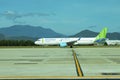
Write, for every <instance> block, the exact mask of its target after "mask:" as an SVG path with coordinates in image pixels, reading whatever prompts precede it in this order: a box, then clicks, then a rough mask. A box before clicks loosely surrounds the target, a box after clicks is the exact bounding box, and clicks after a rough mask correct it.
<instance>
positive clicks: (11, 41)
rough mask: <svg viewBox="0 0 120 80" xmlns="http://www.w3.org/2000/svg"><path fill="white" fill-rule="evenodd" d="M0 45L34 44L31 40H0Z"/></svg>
mask: <svg viewBox="0 0 120 80" xmlns="http://www.w3.org/2000/svg"><path fill="white" fill-rule="evenodd" d="M0 46H35V44H34V42H33V41H31V40H0Z"/></svg>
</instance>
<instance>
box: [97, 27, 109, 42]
mask: <svg viewBox="0 0 120 80" xmlns="http://www.w3.org/2000/svg"><path fill="white" fill-rule="evenodd" d="M107 30H108V28H107V27H105V28H104V29H103V30H102V31H101V32H100V33H99V34H98V35H97V36H96V40H99V39H103V38H106V34H107Z"/></svg>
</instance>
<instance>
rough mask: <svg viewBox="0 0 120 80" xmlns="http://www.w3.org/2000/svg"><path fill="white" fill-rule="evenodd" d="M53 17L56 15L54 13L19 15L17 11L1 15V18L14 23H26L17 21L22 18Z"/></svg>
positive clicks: (5, 12)
mask: <svg viewBox="0 0 120 80" xmlns="http://www.w3.org/2000/svg"><path fill="white" fill-rule="evenodd" d="M51 15H55V14H54V13H52V14H49V13H40V12H38V13H18V12H15V11H4V12H3V13H0V16H2V17H5V18H6V19H8V20H12V21H13V22H14V23H24V22H20V21H17V19H20V18H25V17H33V16H38V17H41V16H51Z"/></svg>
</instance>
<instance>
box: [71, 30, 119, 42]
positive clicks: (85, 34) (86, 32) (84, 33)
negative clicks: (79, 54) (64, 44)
mask: <svg viewBox="0 0 120 80" xmlns="http://www.w3.org/2000/svg"><path fill="white" fill-rule="evenodd" d="M98 34H99V32H93V31H90V30H83V31H81V32H79V33H77V34H75V35H72V36H71V37H96V36H97V35H98ZM107 38H109V39H111V40H120V33H118V32H113V33H107Z"/></svg>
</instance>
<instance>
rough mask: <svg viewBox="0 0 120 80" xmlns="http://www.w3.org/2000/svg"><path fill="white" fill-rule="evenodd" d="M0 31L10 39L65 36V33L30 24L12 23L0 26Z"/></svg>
mask: <svg viewBox="0 0 120 80" xmlns="http://www.w3.org/2000/svg"><path fill="white" fill-rule="evenodd" d="M0 33H1V34H4V35H5V36H6V37H7V38H8V39H10V38H11V37H12V38H18V37H21V38H23V37H24V38H25V37H29V38H41V37H44V38H45V37H48V38H50V37H65V35H63V34H60V33H57V32H55V31H53V30H52V29H48V28H43V27H40V26H37V27H36V26H30V25H14V26H11V27H6V28H0Z"/></svg>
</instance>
